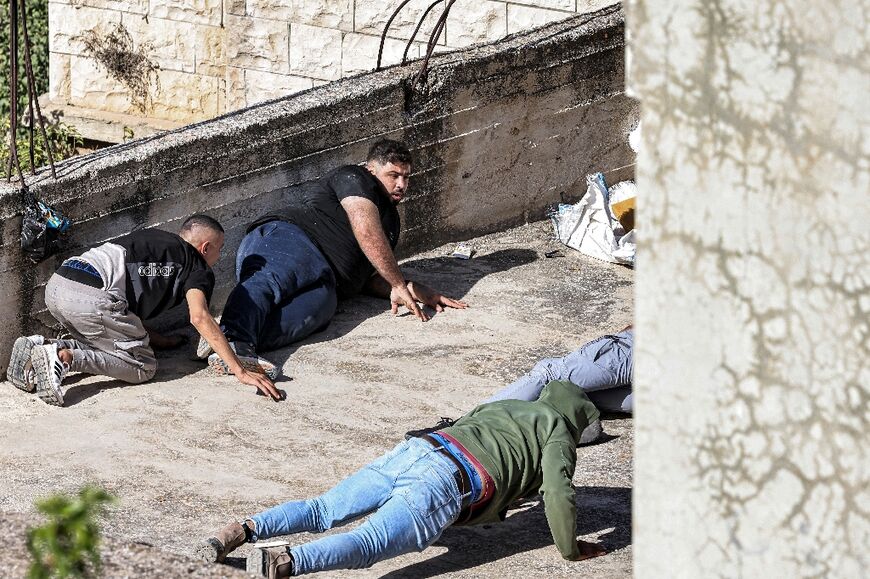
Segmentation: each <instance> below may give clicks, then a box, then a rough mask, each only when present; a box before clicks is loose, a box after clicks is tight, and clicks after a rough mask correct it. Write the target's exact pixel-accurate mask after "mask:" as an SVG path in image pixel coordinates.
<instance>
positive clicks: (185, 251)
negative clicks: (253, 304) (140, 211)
mask: <svg viewBox="0 0 870 579" xmlns="http://www.w3.org/2000/svg"><path fill="white" fill-rule="evenodd" d="M111 243H112V244H115V245H119V246H121V247H122V248H124V250H125V252H126V259H125V264H124V267H125V269H126V271H127V288H126V294H127V303H128V304H129V308H130V311H132V312H133V313H135V314H136V315H137V316H139V317H140V318H141V319H143V320H147V319H149V318H153V317H154V316H156V315H158V314H160V313H162V312H164V311H166V310H168V309H169V308H171V307H174V306H177V305H178V304H180V303H181V302H182V300H184V297H185V294H187V290H189V289H199V290H202V291H203V293H205V298H206V300H209V301H210V300H211V294H212V291H213V290H214V283H215V282H214V273H213V272H212V270H211V268H210V267H209V266H208V264H207V263H206V262H205V260H204V259H203V258H202V256H201V255H200V254H199V252H198V251H196V249H195V248H194V247H193V246H192V245H190V244H189V243H187V242H186V241H184V240H183V239H181V237H179V236H178V235H176V234H174V233H169V232H166V231H160V230H159V229H144V230H141V231H134V232H133V233H130V234H128V235H125V236H123V237H120V238H118V239H115V240H112V242H111Z"/></svg>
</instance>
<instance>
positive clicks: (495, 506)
mask: <svg viewBox="0 0 870 579" xmlns="http://www.w3.org/2000/svg"><path fill="white" fill-rule="evenodd" d="M597 418H598V410H597V409H596V408H595V405H593V404H592V402H590V401H589V398H587V397H586V394H584V393H583V390H581V389H580V388H579V387H578V386H576V385H575V384H572V383H571V382H562V381H553V382H550V383H549V384H547V386H546V387H545V388H544V390H543V392H542V393H541V397H540V398H538V400H536V401H535V402H526V401H523V400H502V401H499V402H491V403H489V404H482V405H480V406H478V407H477V408H475V409H474V410H472V411H471V412H469V413H468V414H466V415H465V416H463V417H462V418H461V419H460V420H458V421H457V422H456V424H454V425H453V426H451V427H450V428H445V429H443V432H445V433H447V434H449V435H450V436H452V437H453V438H455V439H456V440H457V441H458V442H459V443H461V444H462V445H463V446H464V447H465V448H466V450H468V451H469V452H470V453H471V454H473V455H474V457H475V458H476V459H477V460H478V461H480V463H481V464H482V465H483V466H484V468H486V470H487V471H488V472H489V474H490V476H492V478H493V481H494V482H495V493H494V494H493V497H492V499H491V500H490V502H489V504H488V505H487V507H486V508H485V509H484V510H483V511H481V512H480V513H478V514H477V515H475V516H474V517H473V518H472V519H471V520H469V521H468V522H467V523H465V524H479V523H490V522H494V521H500V520H504V517H505V514H506V512H507V509H508V507H509V506H510V505H511V504H512V503H513V502H514V501H516V500H517V499H519V498H522V497H525V496H528V495H531V494H534V493H537V492H539V491H540V493H541V495H542V496H543V499H544V510H545V512H546V515H547V523H548V524H549V525H550V532H551V533H552V535H553V540H554V541H555V543H556V547H557V548H558V549H559V552H560V553H561V554H562V556H563V557H564V558H565V559H569V560H574V559H577V558H578V557H579V556H580V551H579V550H578V548H577V509H576V506H575V504H574V487H573V486H572V485H571V478H572V477H573V476H574V466H575V464H576V462H577V443H578V442H579V441H580V433H581V432H583V429H584V428H586V426H587V425H588V424H589V423H590V422H592V421H594V420H596V419H597Z"/></svg>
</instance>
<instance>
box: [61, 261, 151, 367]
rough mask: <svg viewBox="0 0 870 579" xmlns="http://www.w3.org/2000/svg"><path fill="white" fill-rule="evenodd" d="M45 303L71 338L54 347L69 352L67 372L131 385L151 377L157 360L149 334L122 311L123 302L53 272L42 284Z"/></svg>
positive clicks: (125, 310)
mask: <svg viewBox="0 0 870 579" xmlns="http://www.w3.org/2000/svg"><path fill="white" fill-rule="evenodd" d="M45 305H46V306H47V307H48V311H49V312H50V313H51V315H52V316H54V318H55V319H56V320H57V321H59V322H60V323H61V324H63V326H64V328H66V329H67V331H69V333H70V334H72V336H73V339H72V340H57V344H58V347H59V348H66V349H69V350H72V354H73V360H72V363H71V364H70V370H73V371H76V372H86V373H88V374H100V375H103V376H111V377H112V378H116V379H118V380H122V381H124V382H129V383H131V384H139V383H142V382H145V381H147V380H150V379H151V378H152V377H153V376H154V373H155V372H156V371H157V359H156V358H155V357H154V350H152V349H151V347H150V346H149V345H148V332H147V331H146V330H145V327H144V326H143V325H142V320H140V319H139V317H138V316H137V315H135V314H133V313H130V312H129V311H127V302H126V301H124V300H119V299H118V298H116V297H115V296H113V295H111V294H110V293H108V292H106V291H104V290H101V289H97V288H93V287H90V286H88V285H85V284H81V283H78V282H76V281H72V280H69V279H66V278H65V277H61V276H59V275H57V274H54V275H53V276H51V279H49V280H48V284H47V285H46V286H45Z"/></svg>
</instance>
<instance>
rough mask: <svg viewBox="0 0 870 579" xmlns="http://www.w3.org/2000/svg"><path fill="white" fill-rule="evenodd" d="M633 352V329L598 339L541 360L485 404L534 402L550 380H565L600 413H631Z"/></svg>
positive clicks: (632, 404)
mask: <svg viewBox="0 0 870 579" xmlns="http://www.w3.org/2000/svg"><path fill="white" fill-rule="evenodd" d="M633 349H634V330H623V331H622V332H619V333H618V334H613V335H608V336H601V337H600V338H596V339H594V340H592V341H591V342H588V343H586V344H584V345H583V346H582V347H581V348H579V349H578V350H575V351H573V352H571V353H570V354H568V355H567V356H564V357H562V358H544V359H543V360H541V361H539V362H538V363H537V364H535V367H534V368H532V371H531V372H529V373H528V374H526V375H525V376H522V377H521V378H519V379H518V380H517V381H516V382H514V383H513V384H509V385H508V386H505V387H504V388H502V389H501V390H499V391H498V392H496V393H495V394H494V395H493V396H492V398H490V399H489V400H487V401H486V402H495V401H497V400H529V401H531V400H537V399H538V396H540V395H541V391H542V390H543V389H544V386H546V385H547V384H548V383H549V382H550V381H551V380H568V381H569V382H573V383H574V384H576V385H577V386H579V387H580V388H582V389H583V391H584V392H585V393H586V395H587V396H589V399H590V400H591V401H592V403H593V404H595V406H596V407H597V408H598V409H599V410H606V411H608V412H627V413H632V411H633V410H634V395H633V394H632V390H631V373H632V370H633V369H634V355H633Z"/></svg>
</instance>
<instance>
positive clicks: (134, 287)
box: [8, 215, 279, 406]
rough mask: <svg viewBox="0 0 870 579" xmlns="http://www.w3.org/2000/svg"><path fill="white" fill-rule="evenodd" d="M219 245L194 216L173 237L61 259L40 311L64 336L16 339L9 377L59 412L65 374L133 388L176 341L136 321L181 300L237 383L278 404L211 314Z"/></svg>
mask: <svg viewBox="0 0 870 579" xmlns="http://www.w3.org/2000/svg"><path fill="white" fill-rule="evenodd" d="M223 244H224V231H223V228H222V227H221V225H220V223H218V222H217V221H215V220H214V219H212V218H211V217H208V216H206V215H193V216H191V217H189V218H188V219H187V220H186V221H185V222H184V224H183V225H182V227H181V231H180V232H179V234H178V235H176V234H174V233H168V232H166V231H160V230H157V229H145V230H141V231H134V232H133V233H130V234H128V235H124V236H123V237H119V238H118V239H115V240H113V241H111V242H109V243H104V244H103V245H100V246H98V247H95V248H93V249H90V250H88V251H86V252H85V253H84V254H82V255H81V256H79V257H73V258H70V259H67V260H65V261H64V262H63V263H62V264H61V266H60V268H59V269H58V270H57V272H56V273H55V274H54V275H52V276H51V279H49V281H48V284H47V285H46V286H45V305H46V307H47V308H48V311H49V312H50V313H51V315H52V316H54V318H55V319H56V320H57V321H59V322H60V323H61V324H62V325H63V326H64V328H66V330H67V331H68V332H69V333H70V334H71V335H72V339H69V340H47V339H45V338H44V337H43V336H38V335H37V336H27V337H23V338H18V339H17V340H16V341H15V344H14V346H13V348H12V357H11V359H10V361H9V370H8V378H9V380H10V381H11V382H12V384H14V385H15V386H16V387H18V388H20V389H21V390H25V391H27V392H32V391H34V390H35V391H36V394H37V395H38V396H39V397H40V398H41V399H42V400H44V401H45V402H47V403H48V404H53V405H56V406H63V399H64V388H63V381H64V379H65V378H66V376H67V374H68V373H69V372H70V371H75V372H86V373H88V374H100V375H104V376H110V377H112V378H115V379H118V380H121V381H123V382H128V383H131V384H139V383H142V382H145V381H147V380H150V379H151V378H152V377H153V376H154V373H155V371H156V370H157V360H156V358H155V357H154V350H153V349H152V347H151V344H152V342H153V343H154V344H155V345H157V346H167V347H171V346H174V345H178V343H179V340H178V339H176V340H174V341H173V340H172V339H170V338H166V337H163V336H160V335H159V334H157V333H156V332H153V331H149V330H147V329H146V328H145V326H144V321H147V320H148V319H150V318H153V317H155V316H157V315H158V314H160V313H162V312H164V311H166V310H168V309H169V308H171V307H174V306H177V305H179V304H180V303H181V302H182V301H183V300H185V299H186V300H187V304H188V307H189V309H190V321H191V323H192V324H193V325H194V327H196V329H197V330H198V331H199V333H200V334H201V335H202V336H203V337H204V338H205V339H206V340H208V342H209V343H210V344H211V345H212V346H213V348H214V350H215V351H217V352H221V354H222V355H223V356H226V358H225V359H227V360H229V361H230V362H229V366H230V369H231V371H232V373H233V374H234V375H235V376H236V378H237V379H238V380H239V381H240V382H242V383H243V384H249V385H251V386H256V387H257V388H258V389H259V390H260V391H262V392H263V393H264V394H269V395H270V396H272V398H274V399H276V400H277V399H278V398H279V395H278V391H277V390H276V389H275V386H274V384H273V383H272V382H271V380H269V379H268V378H267V377H266V376H264V375H263V374H262V373H257V372H256V369H257V368H259V366H258V365H257V363H256V360H248V361H244V362H245V364H244V365H243V361H242V360H240V359H239V358H238V357H236V355H235V354H234V353H233V351H232V349H230V346H229V344H228V343H227V341H226V339H225V338H224V336H223V334H222V333H221V331H220V328H218V326H217V324H216V323H215V321H214V319H213V318H212V317H211V315H210V314H209V311H208V301H209V299H210V298H211V294H212V290H213V289H214V283H215V279H214V273H212V270H211V268H212V266H213V265H214V264H215V263H217V260H218V258H219V257H220V252H221V249H222V248H223ZM245 366H247V368H248V369H246V367H245Z"/></svg>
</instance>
